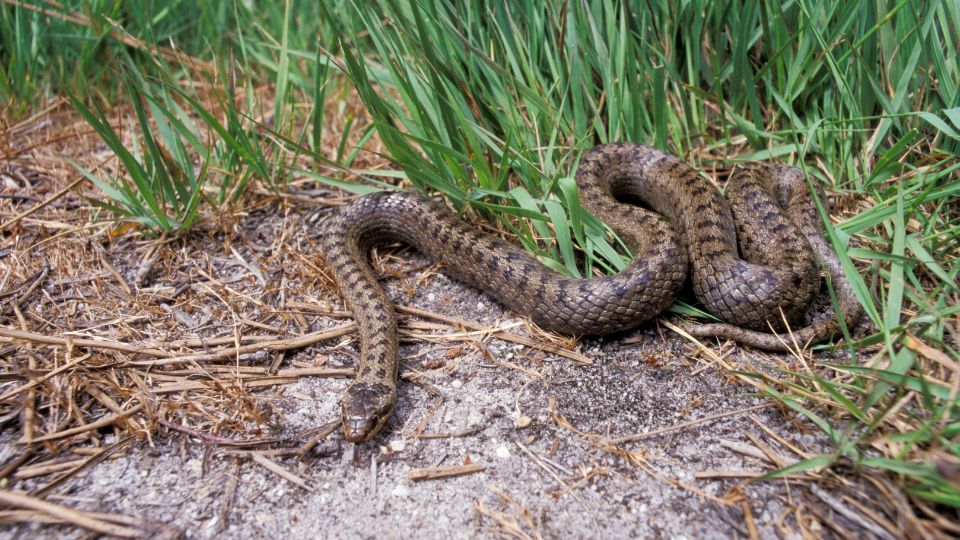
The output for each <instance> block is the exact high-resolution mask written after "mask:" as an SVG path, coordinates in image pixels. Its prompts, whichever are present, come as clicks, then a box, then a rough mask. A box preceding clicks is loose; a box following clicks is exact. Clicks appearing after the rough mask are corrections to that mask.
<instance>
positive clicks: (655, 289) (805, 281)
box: [322, 143, 860, 442]
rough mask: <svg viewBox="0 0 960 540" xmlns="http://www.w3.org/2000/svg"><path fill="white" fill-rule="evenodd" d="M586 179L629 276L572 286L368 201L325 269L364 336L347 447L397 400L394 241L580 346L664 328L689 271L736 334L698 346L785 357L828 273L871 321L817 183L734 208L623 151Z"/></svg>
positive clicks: (723, 329) (762, 183)
mask: <svg viewBox="0 0 960 540" xmlns="http://www.w3.org/2000/svg"><path fill="white" fill-rule="evenodd" d="M576 180H577V184H578V187H579V189H580V197H581V203H582V205H583V206H584V208H586V209H587V210H589V211H590V212H592V213H593V214H594V215H596V216H597V217H598V218H600V219H601V220H603V221H604V222H606V223H607V224H608V225H609V226H610V227H611V228H612V229H613V230H614V231H616V232H617V234H619V235H620V238H621V239H623V241H624V242H625V243H626V244H627V246H628V247H629V248H630V249H631V251H632V252H633V254H634V258H633V260H632V262H631V263H630V264H629V265H628V266H627V267H626V268H625V269H624V270H623V271H622V272H620V273H619V274H615V275H612V276H605V277H599V278H593V279H575V278H570V277H567V276H564V275H561V274H559V273H557V272H554V271H553V270H551V269H549V268H547V267H546V266H544V265H543V264H542V263H540V262H538V261H537V260H536V259H535V258H534V257H533V256H531V255H529V254H528V253H526V252H525V251H523V250H522V249H520V248H518V247H516V246H513V245H511V244H509V243H507V242H505V241H503V240H501V239H498V238H496V237H494V236H491V235H487V234H483V233H480V232H477V231H476V230H474V229H472V228H470V227H469V226H468V225H467V224H465V223H463V222H462V221H460V220H458V219H457V218H456V217H455V216H453V215H452V214H451V213H450V212H448V211H447V210H446V208H444V207H443V206H442V205H441V204H440V203H438V202H435V201H433V200H430V199H428V198H426V197H424V196H422V195H418V194H415V193H409V192H395V193H376V194H372V195H368V196H365V197H362V198H360V199H358V200H356V201H355V202H352V203H351V204H349V205H347V206H345V207H343V208H342V209H341V211H340V212H339V214H337V215H336V216H335V217H333V218H331V219H329V220H328V221H327V225H326V230H325V231H324V232H323V234H322V243H323V245H322V248H323V254H324V258H325V259H326V261H327V267H328V268H329V269H330V270H331V272H332V273H333V277H334V278H335V280H336V281H337V283H338V284H339V286H340V291H341V294H342V295H343V298H344V300H345V301H346V304H347V306H348V307H349V308H350V309H351V310H352V311H353V313H354V317H355V319H356V321H357V324H358V327H359V331H360V361H359V364H358V367H357V375H356V379H355V380H354V382H353V384H351V385H350V387H349V388H347V391H346V393H345V395H344V398H343V404H342V419H343V429H344V436H345V438H346V439H347V440H348V441H352V442H362V441H365V440H368V439H370V438H371V437H372V436H373V435H375V434H376V433H377V431H379V430H380V428H381V427H382V426H383V424H384V423H385V422H386V420H387V418H389V416H390V414H391V413H392V412H393V406H394V403H395V402H396V398H397V368H398V365H399V357H398V340H397V317H396V313H395V312H394V308H393V304H392V303H391V301H390V299H389V298H388V297H387V295H386V293H385V292H384V290H383V289H382V288H381V287H380V286H379V284H378V283H377V278H376V276H375V275H374V272H373V270H372V269H371V267H370V265H369V263H368V254H369V253H368V252H369V250H370V248H371V247H372V246H374V245H377V244H383V243H385V242H393V241H401V242H404V243H407V244H409V245H411V246H413V247H415V248H416V249H417V250H419V251H420V252H422V253H424V254H425V255H426V256H428V257H429V258H431V259H433V260H435V261H441V262H442V263H443V264H444V272H445V273H447V274H448V275H450V276H451V277H454V278H456V279H457V280H459V281H462V282H464V283H467V284H469V285H472V286H475V287H477V288H480V289H482V290H484V291H486V292H487V293H489V294H490V295H492V296H493V297H494V298H496V299H497V300H499V301H500V302H501V303H503V305H505V306H507V307H508V308H510V309H512V310H514V311H516V312H518V313H521V314H524V315H526V316H529V317H530V318H531V319H533V321H534V322H536V323H537V324H538V325H540V326H541V327H543V328H546V329H548V330H553V331H556V332H560V333H563V334H569V335H595V334H607V333H611V332H617V331H621V330H627V329H630V328H633V327H635V326H637V325H639V324H641V323H643V322H644V321H647V320H649V319H651V318H653V317H655V316H657V315H658V314H660V313H661V312H662V311H664V310H665V309H666V308H667V307H668V306H669V305H670V304H671V303H672V302H673V300H674V296H675V295H676V293H677V292H678V290H679V289H680V287H681V286H682V285H683V283H684V281H685V280H686V277H687V273H688V261H689V272H690V275H691V276H692V281H693V288H694V293H695V294H696V296H697V298H698V299H699V300H700V301H701V302H702V303H703V304H704V306H706V308H707V309H708V310H710V311H711V312H712V313H714V314H715V315H717V316H718V317H720V318H722V319H723V320H725V321H726V322H727V324H700V325H692V326H687V327H686V330H687V331H688V332H689V333H690V334H692V335H694V336H697V337H708V336H721V337H726V338H729V339H733V340H735V341H737V342H739V343H741V344H744V345H750V346H753V347H759V348H763V349H771V350H785V349H786V348H787V344H786V343H787V342H786V341H783V340H782V339H781V336H778V335H776V334H772V333H767V332H769V331H770V330H771V329H772V330H774V331H777V332H780V331H783V330H785V329H786V327H785V325H784V318H786V320H787V323H788V324H790V325H791V326H792V325H794V324H796V323H798V322H801V321H802V320H803V317H804V315H805V314H806V312H807V310H808V307H809V305H810V304H811V302H812V300H813V299H814V297H815V296H816V294H817V292H818V290H819V273H818V271H817V263H819V264H820V266H822V267H823V268H824V269H825V270H826V271H827V272H828V273H829V275H830V277H831V280H832V283H833V286H834V290H835V292H836V295H837V298H838V299H839V311H840V313H841V314H842V317H843V320H844V321H845V322H846V323H847V324H848V325H853V324H854V323H855V322H856V321H857V319H858V318H859V316H860V307H859V303H858V302H857V300H856V297H855V296H854V294H853V290H852V289H851V287H850V285H849V283H848V282H847V280H846V278H845V277H844V276H843V272H842V271H841V268H840V262H839V261H838V260H837V258H836V256H835V255H834V254H833V252H832V251H830V249H829V246H828V244H827V242H826V241H825V240H824V238H823V236H822V234H821V223H820V218H819V216H818V214H817V210H816V207H815V205H814V202H813V199H812V197H811V194H810V191H809V189H808V186H807V183H806V181H805V180H804V177H803V174H802V173H801V172H800V171H799V170H797V169H795V168H792V167H787V166H784V165H774V164H756V165H751V166H749V167H746V168H739V169H737V171H736V172H735V173H734V174H733V175H732V177H731V179H730V181H729V182H728V185H727V189H726V193H727V198H726V199H724V198H723V197H721V195H720V193H719V192H718V191H717V190H716V189H714V188H713V186H711V185H710V184H709V183H708V182H707V181H706V180H705V179H703V178H702V177H701V176H700V175H699V174H698V173H697V171H695V170H694V169H693V168H691V167H690V166H688V165H687V164H685V163H683V162H682V161H680V159H679V158H677V157H675V156H673V155H670V154H667V153H664V152H662V151H660V150H657V149H655V148H651V147H648V146H643V145H639V144H629V143H625V144H611V145H604V146H598V147H596V148H593V149H591V150H589V151H587V152H586V153H584V154H583V157H582V158H581V160H580V165H579V167H578V168H577V174H576ZM621 201H624V202H621ZM628 201H632V202H642V203H643V204H644V205H645V206H646V207H648V208H650V209H651V210H652V211H651V210H647V209H645V208H642V207H640V206H636V205H631V204H625V202H628ZM738 238H739V243H738ZM738 246H739V248H738ZM811 246H812V249H811ZM741 255H742V257H743V258H741ZM838 329H839V323H838V321H837V319H836V318H834V317H832V316H830V317H827V318H824V319H821V320H819V321H817V322H814V323H812V324H810V325H809V326H805V327H803V328H800V329H797V330H793V331H792V334H793V338H794V339H795V340H796V342H797V343H798V344H800V345H801V346H802V345H806V344H807V343H810V342H814V341H819V340H823V339H826V338H829V337H830V336H832V335H834V334H835V333H836V332H837V331H838Z"/></svg>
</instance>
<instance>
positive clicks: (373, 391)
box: [341, 382, 397, 443]
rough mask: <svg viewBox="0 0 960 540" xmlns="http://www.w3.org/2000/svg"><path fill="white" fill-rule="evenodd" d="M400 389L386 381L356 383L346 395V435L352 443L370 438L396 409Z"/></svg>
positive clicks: (344, 406) (343, 412)
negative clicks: (381, 382) (390, 385)
mask: <svg viewBox="0 0 960 540" xmlns="http://www.w3.org/2000/svg"><path fill="white" fill-rule="evenodd" d="M396 401H397V391H396V389H395V388H390V387H389V386H387V385H385V384H377V383H372V384H371V383H359V382H358V383H354V384H352V385H350V387H349V388H347V391H346V393H345V394H344V396H343V406H342V411H341V418H342V420H343V438H344V439H346V440H348V441H350V442H352V443H361V442H365V441H368V440H370V439H371V438H373V436H374V435H376V434H377V432H378V431H380V428H382V427H383V424H385V423H386V422H387V419H388V418H390V414H392V413H393V405H394V403H396Z"/></svg>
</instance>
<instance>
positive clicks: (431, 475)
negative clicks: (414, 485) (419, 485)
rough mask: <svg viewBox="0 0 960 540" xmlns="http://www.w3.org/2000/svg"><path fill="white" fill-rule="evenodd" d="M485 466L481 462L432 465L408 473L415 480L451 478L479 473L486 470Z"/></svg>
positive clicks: (408, 476)
mask: <svg viewBox="0 0 960 540" xmlns="http://www.w3.org/2000/svg"><path fill="white" fill-rule="evenodd" d="M484 468H485V467H484V466H483V465H480V464H479V463H468V464H466V465H451V466H447V467H430V468H428V469H414V470H412V471H410V472H409V473H407V478H409V479H411V480H413V481H420V480H437V479H440V478H450V477H452V476H463V475H465V474H473V473H478V472H480V471H482V470H484Z"/></svg>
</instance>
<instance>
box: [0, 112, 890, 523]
mask: <svg viewBox="0 0 960 540" xmlns="http://www.w3.org/2000/svg"><path fill="white" fill-rule="evenodd" d="M62 131H64V132H67V131H69V128H64V129H63V130H62ZM70 153H71V154H73V155H74V156H75V157H76V158H77V159H79V157H78V156H86V159H88V160H103V159H104V157H105V156H106V154H105V151H104V150H103V149H102V148H100V147H97V146H96V145H93V146H91V147H90V148H83V147H82V146H79V147H76V146H75V147H72V148H71V149H70ZM0 167H2V171H0V172H2V173H3V174H2V176H3V179H4V182H5V185H4V189H5V190H6V192H8V193H9V192H14V193H20V194H23V195H24V197H25V198H22V199H17V198H16V197H12V198H6V199H3V200H0V204H2V205H3V207H2V211H3V216H4V218H3V221H4V222H7V221H8V220H9V219H10V218H11V216H16V215H17V214H19V213H21V212H23V211H24V210H26V209H28V208H30V207H32V206H34V205H35V204H36V203H37V202H39V201H43V200H47V199H49V198H51V197H52V195H54V194H56V193H57V191H58V190H60V189H62V188H63V187H64V186H65V185H66V183H67V182H66V181H65V180H64V179H65V178H70V177H72V176H74V175H75V172H73V171H72V170H71V169H70V168H69V167H66V166H65V165H64V162H63V160H62V156H57V158H56V159H55V158H53V157H49V156H46V157H44V156H37V155H30V154H27V155H23V156H21V159H19V160H8V161H6V163H3V164H0ZM79 194H94V193H93V191H92V188H90V187H89V186H85V185H83V184H80V185H79V186H78V187H76V188H75V190H74V191H71V192H70V193H68V194H66V195H64V196H62V197H56V198H55V200H53V202H52V203H51V204H49V205H48V206H46V207H45V208H43V210H42V211H41V212H39V213H37V214H33V215H30V216H28V217H22V218H21V219H18V220H17V221H16V223H14V224H13V225H12V226H10V227H8V228H7V229H6V230H5V231H4V232H3V243H4V245H3V252H2V258H0V269H2V272H3V283H2V287H0V290H3V291H4V292H5V298H7V299H8V303H10V304H11V306H13V304H16V305H15V306H13V307H11V308H9V309H8V308H4V311H3V313H2V316H3V318H4V322H3V329H4V330H3V331H4V332H5V333H4V336H3V337H0V351H2V358H3V361H4V369H3V373H4V374H5V375H4V377H2V378H0V394H3V396H2V398H0V403H3V404H4V407H5V408H4V409H3V410H2V411H0V412H2V413H3V414H2V420H3V422H2V430H0V482H2V485H0V488H2V489H3V490H11V491H10V493H14V494H17V495H24V496H30V497H34V498H35V499H37V500H39V499H41V498H42V499H43V500H44V501H46V502H47V503H52V504H54V505H57V507H56V509H54V510H55V511H54V510H49V509H47V510H44V511H40V510H36V509H34V510H33V511H31V510H29V509H21V510H4V511H0V536H2V537H7V538H86V537H88V536H89V535H90V534H91V533H90V530H89V528H88V529H84V528H80V527H77V526H74V525H67V524H64V522H69V523H73V524H76V523H77V519H78V518H77V517H76V516H75V515H72V514H69V513H65V512H64V510H63V509H76V510H80V511H81V512H83V513H84V515H86V516H87V517H91V518H93V519H96V520H99V523H101V524H103V523H106V524H112V525H116V526H118V527H123V528H124V529H123V531H126V532H128V533H130V532H131V531H132V533H133V534H137V535H142V536H148V537H178V536H183V537H186V538H214V537H229V538H277V537H284V536H287V537H290V538H302V537H313V536H316V535H318V534H323V535H324V536H328V537H361V538H406V537H411V536H414V535H416V536H417V537H421V538H448V537H470V538H473V537H513V538H541V537H542V538H555V537H565V538H569V537H572V538H591V537H605V538H636V537H641V538H675V539H680V538H731V537H743V538H747V537H759V538H808V537H821V536H826V537H833V536H840V537H849V536H853V537H881V538H886V537H889V535H888V534H887V533H885V532H884V530H883V529H880V528H879V527H877V526H876V525H875V524H874V522H872V521H870V520H867V519H864V517H863V516H864V515H865V514H864V512H869V511H870V508H872V507H873V504H874V503H875V502H876V494H875V493H873V492H872V491H871V490H870V489H868V487H867V486H864V485H862V484H860V483H857V482H856V481H853V480H851V479H850V478H846V477H843V476H841V475H838V474H836V473H834V472H829V471H810V472H805V473H798V474H796V475H793V476H790V477H788V478H785V479H778V480H772V481H752V480H755V479H756V477H757V476H759V475H761V474H763V473H766V472H770V471H772V470H774V469H776V468H779V467H783V466H786V465H789V464H791V463H794V462H796V461H797V460H799V459H803V458H805V457H810V456H813V455H818V454H820V453H823V452H829V451H830V450H831V446H830V445H829V441H828V440H827V439H826V437H825V436H824V435H823V433H822V431H820V430H818V429H815V428H814V427H813V426H812V425H811V424H810V423H809V422H807V421H805V420H804V419H802V418H801V417H799V415H798V414H796V413H795V412H792V411H789V410H787V409H785V408H782V407H780V406H778V405H777V404H776V403H775V402H773V401H771V400H769V399H766V398H763V397H758V395H757V390H756V388H754V387H752V386H750V385H749V384H746V383H745V382H744V379H743V378H740V377H738V376H736V370H741V369H743V370H761V371H764V370H766V371H769V370H770V369H771V367H774V368H775V367H785V368H790V369H801V368H803V367H804V366H802V365H800V364H799V361H798V359H796V358H793V357H789V356H770V355H767V354H759V353H757V352H755V351H751V350H748V349H738V348H736V347H735V346H734V345H731V344H719V343H707V344H706V345H707V348H701V347H699V346H698V345H697V344H695V343H692V342H690V341H687V340H686V339H684V338H682V337H680V336H678V335H677V334H675V333H673V332H672V331H671V330H669V329H668V328H667V327H666V326H664V324H663V323H662V321H663V320H666V321H669V317H668V318H666V319H662V320H661V321H659V322H658V321H655V322H653V323H650V324H647V325H645V326H643V327H642V328H640V329H638V330H636V331H633V332H630V333H627V334H624V335H618V336H611V337H606V338H602V339H600V338H592V339H581V340H579V342H576V343H574V342H572V341H571V340H564V339H562V338H559V337H557V336H548V335H545V334H542V333H540V332H538V331H536V329H533V328H531V327H530V326H528V325H527V324H526V323H525V322H524V321H523V320H522V319H519V318H518V317H517V315H516V314H511V313H508V312H506V311H505V310H503V309H502V308H501V307H500V306H498V305H497V304H496V303H495V302H494V301H493V300H492V299H491V298H490V297H488V296H486V295H484V294H482V293H480V292H478V291H476V290H473V289H471V288H469V287H465V286H463V285H460V284H459V283H456V282H455V281H453V280H451V279H449V278H447V277H446V276H444V275H443V274H442V269H440V268H437V267H435V266H433V265H431V263H430V262H429V261H426V260H424V259H422V258H420V257H419V256H418V255H417V254H415V253H411V252H409V251H404V250H399V251H398V250H386V251H383V252H381V253H379V255H380V256H379V257H378V258H377V263H378V264H377V267H378V269H379V271H380V273H381V275H382V276H383V278H384V279H383V283H384V284H385V285H386V286H387V287H388V290H389V292H390V295H391V297H392V298H393V299H394V300H395V301H396V302H397V304H398V305H400V306H406V307H407V308H409V309H406V310H405V311H403V313H404V316H403V323H402V325H401V329H402V337H401V339H402V343H403V347H402V357H403V366H402V369H401V371H402V376H403V378H404V379H403V382H402V384H401V387H400V394H399V401H398V404H397V409H396V411H395V414H394V415H393V417H392V418H391V420H390V421H389V422H388V424H387V425H386V427H385V429H384V430H383V431H382V432H381V433H380V434H379V435H378V436H377V437H376V438H375V440H373V441H372V442H370V443H368V444H362V445H356V446H355V445H351V444H348V443H345V442H344V441H343V438H342V435H341V433H340V431H339V429H338V426H337V421H338V417H339V403H340V396H341V393H342V391H343V390H344V388H345V387H346V386H347V384H348V383H349V378H348V377H349V374H350V371H351V370H350V368H352V366H353V365H354V363H355V361H356V356H357V349H358V344H357V341H356V336H355V334H354V333H353V332H352V331H351V329H350V327H349V322H350V319H349V315H348V314H347V313H345V312H343V307H342V306H341V305H340V303H339V300H338V298H337V295H336V292H335V287H334V286H332V285H331V284H330V283H329V281H328V279H327V278H326V276H325V275H324V273H323V271H322V267H321V266H320V265H319V261H318V254H317V252H316V246H317V242H316V236H315V234H316V233H315V231H316V230H317V227H316V226H315V225H316V223H318V222H319V221H320V220H322V219H325V218H326V216H327V215H328V214H329V213H330V212H331V211H333V210H335V208H336V205H338V204H342V202H343V200H342V199H341V198H340V195H338V194H335V193H331V192H329V191H325V190H322V189H319V188H317V187H316V186H313V185H311V184H309V183H303V184H294V185H292V186H291V192H290V194H288V195H287V196H285V197H284V198H282V199H280V200H277V199H275V198H271V197H269V196H264V197H262V198H261V199H259V200H260V201H262V202H258V203H255V204H253V205H252V206H251V207H249V208H247V209H246V210H244V211H243V212H238V213H236V214H231V215H222V216H218V217H217V219H206V221H204V222H202V223H201V224H200V225H199V226H198V227H197V229H196V231H195V232H194V233H193V234H191V235H188V236H187V237H184V238H176V239H165V238H160V239H157V238H149V237H146V236H144V235H142V234H139V233H138V231H136V230H130V229H125V228H123V227H122V226H120V227H118V226H117V225H116V224H110V223H102V222H97V221H95V220H93V219H92V218H93V216H92V214H91V210H90V207H89V206H88V205H87V204H86V203H85V202H84V201H82V200H80V199H79V197H78V195H79ZM6 293H10V294H9V295H7V294H6ZM28 293H29V294H28ZM10 299H12V300H13V301H12V302H10V301H9V300H10ZM414 310H419V311H414ZM413 313H417V314H416V315H414V314H413ZM329 329H333V330H332V331H330V332H325V330H329ZM16 332H21V333H20V334H17V333H16ZM51 337H52V338H54V341H49V340H47V341H44V339H47V338H51ZM306 338H310V339H306ZM84 339H86V340H94V341H89V342H87V341H81V340H84ZM298 339H303V340H304V341H297V340H298ZM57 340H59V341H57ZM278 343H280V344H281V345H282V346H274V345H276V344H278ZM22 373H32V374H37V375H41V376H40V378H39V379H36V380H37V381H38V382H37V384H36V386H34V387H30V388H25V387H24V380H23V376H22V375H21V374H22ZM10 392H14V394H10ZM11 397H16V399H10V398H11ZM97 422H100V423H97ZM71 430H75V431H71ZM27 439H29V440H32V441H34V442H33V443H32V444H27V443H26V440H27ZM458 473H459V474H458ZM455 474H458V475H455ZM851 478H852V477H851ZM8 507H9V505H8ZM22 508H27V507H22Z"/></svg>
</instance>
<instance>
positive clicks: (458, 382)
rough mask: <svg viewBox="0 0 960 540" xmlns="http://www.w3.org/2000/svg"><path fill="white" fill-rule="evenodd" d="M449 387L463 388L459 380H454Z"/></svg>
mask: <svg viewBox="0 0 960 540" xmlns="http://www.w3.org/2000/svg"><path fill="white" fill-rule="evenodd" d="M450 386H452V387H453V388H460V387H461V386H463V381H461V380H460V379H454V380H453V381H451V382H450Z"/></svg>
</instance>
